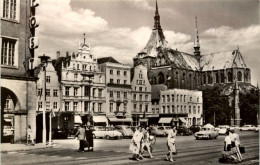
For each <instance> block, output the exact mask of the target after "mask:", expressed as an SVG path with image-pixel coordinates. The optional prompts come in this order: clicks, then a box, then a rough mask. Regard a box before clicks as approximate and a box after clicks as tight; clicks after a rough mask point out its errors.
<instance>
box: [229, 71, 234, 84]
mask: <svg viewBox="0 0 260 165" xmlns="http://www.w3.org/2000/svg"><path fill="white" fill-rule="evenodd" d="M232 79H233V78H232V73H231V72H228V82H232Z"/></svg>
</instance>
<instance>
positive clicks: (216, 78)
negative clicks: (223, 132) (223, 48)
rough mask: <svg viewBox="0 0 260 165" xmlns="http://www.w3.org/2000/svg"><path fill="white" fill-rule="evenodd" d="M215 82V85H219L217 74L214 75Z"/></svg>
mask: <svg viewBox="0 0 260 165" xmlns="http://www.w3.org/2000/svg"><path fill="white" fill-rule="evenodd" d="M215 80H216V83H219V82H218V73H216V74H215Z"/></svg>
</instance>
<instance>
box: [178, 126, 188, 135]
mask: <svg viewBox="0 0 260 165" xmlns="http://www.w3.org/2000/svg"><path fill="white" fill-rule="evenodd" d="M177 135H192V132H191V130H190V129H189V128H187V127H186V126H178V127H177Z"/></svg>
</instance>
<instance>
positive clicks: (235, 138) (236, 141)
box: [229, 129, 243, 162]
mask: <svg viewBox="0 0 260 165" xmlns="http://www.w3.org/2000/svg"><path fill="white" fill-rule="evenodd" d="M229 136H230V139H231V146H232V147H235V148H236V152H237V158H238V160H239V161H240V162H241V161H242V160H243V158H242V154H241V152H240V150H239V147H240V139H239V136H238V134H236V133H235V130H234V129H231V130H230V134H229Z"/></svg>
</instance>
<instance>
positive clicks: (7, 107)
mask: <svg viewBox="0 0 260 165" xmlns="http://www.w3.org/2000/svg"><path fill="white" fill-rule="evenodd" d="M5 109H7V110H8V109H10V100H9V99H6V101H5Z"/></svg>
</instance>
